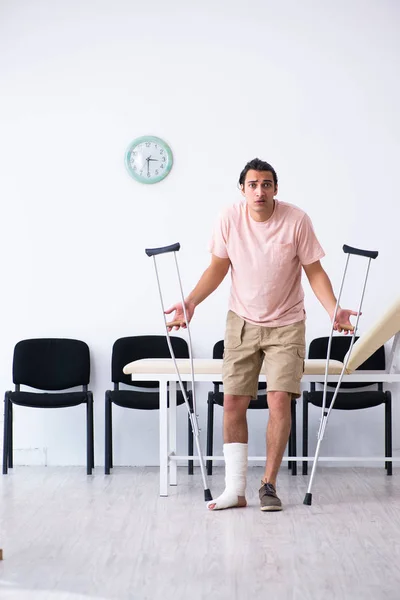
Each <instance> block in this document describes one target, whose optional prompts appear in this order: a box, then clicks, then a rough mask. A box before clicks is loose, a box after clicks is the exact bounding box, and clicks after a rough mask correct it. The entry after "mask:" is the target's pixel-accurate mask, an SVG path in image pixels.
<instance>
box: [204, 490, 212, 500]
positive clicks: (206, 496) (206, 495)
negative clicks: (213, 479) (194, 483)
mask: <svg viewBox="0 0 400 600" xmlns="http://www.w3.org/2000/svg"><path fill="white" fill-rule="evenodd" d="M212 499H213V497H212V496H211V492H210V490H204V501H205V502H210V500H212Z"/></svg>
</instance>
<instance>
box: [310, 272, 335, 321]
mask: <svg viewBox="0 0 400 600" xmlns="http://www.w3.org/2000/svg"><path fill="white" fill-rule="evenodd" d="M309 281H310V285H311V288H312V290H313V292H314V294H315V295H316V297H317V298H318V300H319V301H320V302H321V304H322V306H323V307H324V308H325V310H326V311H327V312H328V314H329V316H330V318H331V319H332V317H333V314H334V312H335V307H336V302H337V300H336V297H335V294H334V293H333V288H332V284H331V281H330V279H329V277H328V275H327V274H326V273H325V271H324V270H323V269H321V270H319V271H318V272H317V273H314V274H313V276H312V277H311V278H309Z"/></svg>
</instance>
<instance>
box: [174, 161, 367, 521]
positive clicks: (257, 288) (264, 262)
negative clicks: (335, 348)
mask: <svg viewBox="0 0 400 600" xmlns="http://www.w3.org/2000/svg"><path fill="white" fill-rule="evenodd" d="M239 184H240V188H241V191H242V194H243V196H244V198H245V200H246V201H245V202H243V203H240V204H236V205H233V206H231V207H229V208H228V209H227V210H225V211H224V212H223V214H222V215H221V217H220V219H219V221H218V224H217V226H216V228H215V230H214V234H213V238H212V241H211V246H210V250H211V253H212V257H211V264H210V266H209V267H208V269H207V270H206V271H205V272H204V273H203V275H202V276H201V278H200V280H199V282H198V284H197V285H196V287H195V288H194V290H193V291H192V292H191V293H190V294H189V296H188V297H187V298H186V300H185V305H186V312H187V316H188V320H189V321H190V320H191V318H192V317H193V313H194V310H195V308H196V306H197V305H198V304H200V302H202V301H203V300H204V299H205V298H207V296H209V295H210V294H211V293H212V292H213V291H214V290H215V289H216V288H217V287H218V286H219V285H220V283H221V282H222V280H223V279H224V277H225V275H226V274H227V273H228V270H229V268H230V269H231V278H232V286H231V293H230V299H229V311H228V316H227V321H226V332H225V340H224V348H225V353H224V362H223V384H224V457H225V491H224V492H223V493H222V494H221V495H220V496H219V497H218V498H217V499H216V500H212V501H211V502H210V503H209V504H208V508H209V509H210V510H220V509H224V508H232V507H241V506H246V497H245V488H246V472H247V441H248V432H247V420H246V411H247V408H248V406H249V402H250V400H251V398H256V397H257V387H258V377H259V373H260V370H261V368H262V367H263V368H264V371H265V374H266V378H267V394H268V407H269V420H268V426H267V463H266V468H265V473H264V477H263V479H262V481H261V488H260V490H259V497H260V508H261V510H263V511H277V510H282V503H281V501H280V499H279V498H278V496H277V494H276V478H277V474H278V470H279V467H280V464H281V462H282V457H283V453H284V450H285V447H286V444H287V441H288V437H289V433H290V427H291V419H290V404H291V398H297V397H299V396H300V382H301V378H302V375H303V370H304V358H305V322H304V321H305V311H304V301H303V299H304V292H303V289H302V286H301V269H302V268H303V269H304V271H305V273H306V275H307V277H308V280H309V282H310V285H311V287H312V289H313V291H314V293H315V295H316V296H317V298H318V300H319V301H320V302H321V303H322V305H323V306H324V308H325V309H326V310H327V312H328V314H329V317H330V318H331V319H332V318H333V314H334V311H335V306H336V298H335V295H334V293H333V290H332V285H331V282H330V280H329V278H328V276H327V274H326V273H325V271H324V269H323V268H322V266H321V263H320V259H321V258H322V257H323V256H324V251H323V250H322V248H321V246H320V244H319V242H318V240H317V238H316V236H315V233H314V230H313V227H312V224H311V221H310V219H309V217H308V216H307V215H306V213H305V212H304V211H302V210H301V209H300V208H297V207H296V206H293V205H291V204H287V203H285V202H280V201H278V200H276V199H275V195H276V194H277V191H278V180H277V175H276V172H275V170H274V169H273V167H272V166H271V165H270V164H268V163H266V162H264V161H261V160H259V159H258V158H255V159H254V160H252V161H250V162H249V163H247V165H246V166H245V168H244V169H243V171H242V173H241V174H240V178H239ZM172 312H175V314H174V317H173V318H174V321H175V322H176V321H177V322H178V325H175V329H178V328H179V326H182V327H185V326H186V325H185V322H184V313H183V307H182V304H180V303H178V304H175V305H174V306H172V307H171V308H170V309H169V310H167V311H166V313H167V314H170V313H172ZM356 314H357V313H355V312H353V311H351V310H343V309H341V308H340V309H339V310H338V312H337V315H336V322H335V325H334V326H335V329H336V330H338V331H342V327H343V326H345V328H348V327H350V328H351V327H352V325H351V323H350V320H349V318H350V315H356Z"/></svg>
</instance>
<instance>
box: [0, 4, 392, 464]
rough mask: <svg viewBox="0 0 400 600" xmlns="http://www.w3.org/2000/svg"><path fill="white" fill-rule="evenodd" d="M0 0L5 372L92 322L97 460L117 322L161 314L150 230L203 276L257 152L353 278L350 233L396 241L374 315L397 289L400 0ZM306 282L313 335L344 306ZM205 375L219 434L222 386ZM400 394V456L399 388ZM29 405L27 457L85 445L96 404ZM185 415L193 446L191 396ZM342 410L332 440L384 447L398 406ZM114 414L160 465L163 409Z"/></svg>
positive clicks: (145, 328) (336, 263)
mask: <svg viewBox="0 0 400 600" xmlns="http://www.w3.org/2000/svg"><path fill="white" fill-rule="evenodd" d="M0 11H1V12H0V61H1V62H0V81H1V85H2V90H1V96H0V119H1V124H0V126H1V129H0V131H1V134H0V165H1V175H0V197H1V224H2V230H1V237H0V243H1V256H2V275H1V280H2V288H3V289H2V294H1V299H2V300H1V301H2V310H1V315H2V319H1V321H2V325H1V332H2V333H1V338H0V389H3V390H6V389H10V387H11V385H12V381H11V359H12V350H13V347H14V344H15V343H16V342H17V341H18V340H19V339H22V338H28V337H35V336H37V337H44V336H56V337H63V336H66V337H77V338H81V339H83V340H85V341H87V343H88V344H89V345H90V348H91V356H92V364H93V368H92V384H91V388H92V389H93V391H94V395H95V402H96V421H95V433H96V462H97V464H99V463H102V462H103V431H104V418H103V412H104V410H103V409H104V391H105V390H106V389H107V388H108V387H109V385H110V352H111V346H112V343H113V341H114V340H115V339H116V338H118V337H119V336H124V335H135V334H143V333H160V334H162V333H163V321H162V317H161V312H160V307H159V300H158V296H157V290H156V282H155V277H154V272H153V267H152V264H151V262H150V261H149V259H148V258H147V257H146V256H145V254H144V248H145V247H146V246H151V245H164V244H169V243H173V242H175V241H180V242H181V245H182V250H181V253H180V256H179V259H180V265H181V272H182V278H183V282H184V286H185V289H186V291H187V292H188V291H189V290H190V288H191V287H192V286H194V284H195V283H196V281H197V279H198V277H199V276H200V274H201V272H202V271H203V270H204V269H205V267H206V266H207V264H208V261H209V256H208V252H207V244H208V240H209V237H210V233H211V227H212V223H213V222H214V219H215V217H216V215H217V213H218V212H219V210H220V208H221V207H222V206H224V205H226V204H229V203H232V202H235V201H237V200H239V194H238V191H237V188H236V182H237V178H238V175H239V173H240V171H241V169H242V168H243V166H244V164H245V163H246V162H247V161H248V160H249V159H251V158H253V157H255V156H259V157H261V158H263V159H265V160H268V161H270V162H271V163H272V164H273V165H274V166H275V167H276V169H277V171H278V175H279V178H280V193H279V198H280V199H281V200H285V201H288V202H291V203H294V204H298V205H299V206H301V207H302V208H303V209H305V210H306V211H307V212H308V213H309V215H310V216H311V218H312V220H313V223H314V226H315V229H316V231H317V234H318V237H319V239H320V241H321V243H322V245H323V246H324V248H325V250H326V254H327V256H326V258H325V259H324V261H323V264H324V266H325V268H326V270H327V271H328V273H329V274H330V276H331V279H332V282H333V284H334V286H335V288H336V289H337V286H338V283H339V281H340V277H341V272H342V267H343V264H344V256H343V253H342V251H341V247H342V244H343V243H348V244H351V245H354V246H359V247H366V248H371V249H378V250H379V251H380V255H379V258H378V260H377V261H376V262H375V263H374V264H373V265H372V269H371V276H370V280H369V285H368V291H367V296H366V300H365V306H364V317H363V319H362V322H360V331H361V332H362V331H363V330H364V329H365V328H366V327H367V326H368V325H369V324H370V323H372V322H373V321H374V319H375V318H376V317H377V316H378V315H379V314H380V313H381V311H382V307H384V306H386V305H387V304H389V303H390V302H391V301H392V299H393V297H395V296H398V294H399V277H398V273H399V269H398V255H399V245H398V235H397V234H398V227H399V225H398V223H399V218H400V210H399V205H398V201H397V195H398V190H397V173H398V168H396V167H398V165H397V161H398V156H399V149H400V148H399V139H400V137H399V133H400V131H399V129H400V117H399V112H398V106H399V103H400V102H399V101H400V84H399V81H398V73H399V68H400V67H399V55H400V54H399V52H400V38H399V36H398V23H399V17H400V8H399V5H398V4H397V3H395V2H390V1H389V0H386V1H378V0H375V1H374V0H363V1H361V0H358V1H357V0H356V1H353V2H348V1H345V0H339V1H338V0H336V1H335V2H313V1H312V0H305V1H304V2H301V3H300V2H296V0H287V1H286V2H266V1H265V0H256V1H255V2H253V3H252V4H251V5H249V4H248V3H246V2H240V1H236V2H231V1H228V0H225V1H221V2H212V1H211V0H206V1H205V2H202V3H189V2H182V1H177V0H172V1H171V2H163V1H161V0H153V1H152V2H151V3H143V2H138V1H130V2H128V1H127V0H113V1H112V2H111V1H109V2H107V1H105V0H101V1H96V2H95V1H92V2H90V1H89V0H86V1H82V0H79V1H78V0H71V1H69V2H62V1H58V2H55V1H54V0H42V1H39V0H36V1H32V0H3V2H2V3H1V5H0ZM144 134H152V135H157V136H160V137H162V138H164V139H165V140H166V141H167V142H168V143H169V144H170V145H171V148H172V150H173V153H174V159H175V164H174V168H173V170H172V172H171V174H170V175H169V177H168V178H167V179H166V180H165V181H163V182H161V183H160V184H157V185H154V186H144V185H140V184H137V183H136V182H135V181H133V180H132V179H131V178H130V177H129V176H128V174H127V173H126V171H125V167H124V152H125V149H126V147H127V146H128V144H129V143H130V142H131V140H132V139H133V138H135V137H137V136H140V135H144ZM355 263H356V268H355V269H353V270H352V271H351V273H350V278H349V280H348V288H347V290H346V292H345V296H344V300H343V304H344V305H346V306H349V307H352V308H355V307H356V304H357V302H358V296H359V284H360V282H361V271H360V269H361V267H363V265H364V263H362V261H361V262H360V259H355ZM161 264H162V263H161ZM163 268H164V267H163ZM163 272H164V286H165V287H164V290H165V296H166V303H167V304H169V303H172V302H174V301H176V300H177V299H178V291H177V287H176V285H175V282H173V281H172V280H170V279H169V272H170V271H169V266H167V265H166V263H165V269H164V271H163ZM305 289H306V305H307V310H308V333H307V336H308V341H309V340H310V339H311V338H312V337H314V336H316V335H325V334H327V332H328V327H329V322H328V319H327V316H326V314H325V312H324V310H323V309H322V307H321V306H320V305H319V304H318V302H317V301H316V299H315V298H314V297H313V295H312V292H311V291H310V289H309V287H308V285H307V283H306V282H305ZM228 291H229V286H228V282H226V283H225V282H224V284H223V285H222V287H221V288H220V289H219V290H218V291H217V292H216V293H215V294H214V295H213V296H212V297H211V298H209V299H208V300H207V301H206V302H205V303H204V304H203V305H201V306H200V307H199V308H198V310H197V313H196V316H195V319H194V321H193V325H192V335H193V340H194V352H195V356H197V357H204V356H210V354H211V349H212V345H213V343H214V341H215V340H216V339H219V338H220V337H222V336H223V330H224V319H225V313H226V305H227V297H228ZM200 389H201V395H199V401H200V403H201V408H200V420H201V423H202V425H203V433H205V415H206V411H205V399H206V391H207V389H208V388H207V387H206V386H204V385H203V386H201V388H200ZM394 400H395V402H394V405H395V407H394V445H395V448H396V449H397V455H399V449H400V425H399V416H400V410H399V408H398V404H399V400H400V396H399V389H397V388H394ZM300 409H301V405H300V406H299V424H300V422H301V410H300ZM15 414H16V416H15V448H16V462H23V463H43V462H45V461H47V463H48V464H52V465H55V464H57V465H64V464H84V462H85V450H84V448H85V442H84V432H85V428H84V419H83V415H84V408H83V407H79V408H75V409H70V410H64V411H34V410H27V409H24V410H18V408H17V409H16V410H15ZM180 415H181V416H180V428H181V440H180V450H181V451H184V448H185V440H186V429H185V423H186V421H185V416H186V415H185V413H184V408H182V409H181V411H180ZM220 417H221V412H220V411H219V412H218V415H217V419H216V434H217V435H216V451H217V452H220V451H221V435H220V428H221V418H220ZM318 417H319V412H318V411H315V412H313V413H312V423H313V425H312V429H315V427H316V425H317V421H318ZM266 418H267V414H266V415H265V419H266ZM249 421H250V437H251V439H250V451H251V453H253V454H254V453H255V454H262V453H263V452H264V421H263V420H262V419H260V416H259V415H254V413H253V414H251V415H250V417H249ZM330 425H331V427H330V430H329V433H328V434H327V437H326V440H325V448H324V453H325V454H330V455H332V454H334V453H336V454H337V455H340V454H343V453H347V454H349V455H354V454H357V453H358V454H364V455H371V454H381V452H382V449H383V410H382V408H378V409H373V410H371V411H369V412H363V413H357V414H356V413H354V414H350V415H349V414H346V415H343V414H342V413H338V412H336V413H335V414H334V415H333V416H332V418H331V424H330ZM114 426H115V462H116V464H125V465H127V464H129V465H131V464H135V465H141V464H146V465H150V464H157V461H158V440H157V415H156V414H155V413H149V414H147V413H139V412H136V411H135V412H131V411H123V410H118V409H117V410H116V412H115V419H114ZM339 431H340V434H339ZM343 432H345V434H346V435H343ZM312 435H313V434H312Z"/></svg>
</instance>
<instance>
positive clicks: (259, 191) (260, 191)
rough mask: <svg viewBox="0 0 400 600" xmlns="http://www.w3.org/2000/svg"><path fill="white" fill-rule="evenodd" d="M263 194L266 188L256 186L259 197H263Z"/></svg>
mask: <svg viewBox="0 0 400 600" xmlns="http://www.w3.org/2000/svg"><path fill="white" fill-rule="evenodd" d="M263 195H264V189H263V188H262V187H261V186H260V187H258V188H256V196H257V197H258V198H261V196H263Z"/></svg>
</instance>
